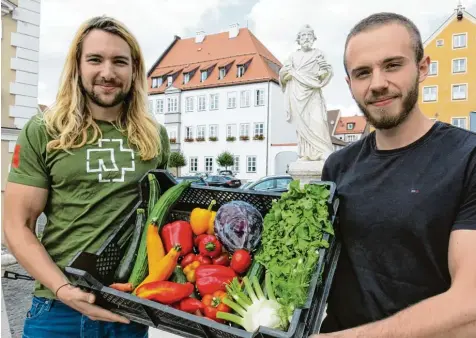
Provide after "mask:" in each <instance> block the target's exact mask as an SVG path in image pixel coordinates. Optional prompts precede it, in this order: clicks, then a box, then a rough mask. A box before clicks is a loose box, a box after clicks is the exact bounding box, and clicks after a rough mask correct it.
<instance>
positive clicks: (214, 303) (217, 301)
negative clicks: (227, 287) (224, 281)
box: [202, 290, 230, 323]
mask: <svg viewBox="0 0 476 338" xmlns="http://www.w3.org/2000/svg"><path fill="white" fill-rule="evenodd" d="M226 297H227V294H226V292H224V291H221V290H219V291H215V292H214V293H213V294H207V295H205V296H203V298H202V303H203V305H204V312H205V317H207V318H210V319H212V320H214V321H216V322H219V323H223V322H224V321H223V320H222V319H218V318H217V312H219V311H220V312H230V308H229V307H228V306H227V305H225V304H223V298H226Z"/></svg>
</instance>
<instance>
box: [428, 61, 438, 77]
mask: <svg viewBox="0 0 476 338" xmlns="http://www.w3.org/2000/svg"><path fill="white" fill-rule="evenodd" d="M432 65H436V72H435V73H434V74H432V73H430V71H431V66H432ZM438 68H439V64H438V61H431V62H430V67H429V69H428V76H429V77H430V76H438Z"/></svg>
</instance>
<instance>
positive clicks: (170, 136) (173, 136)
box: [169, 130, 177, 140]
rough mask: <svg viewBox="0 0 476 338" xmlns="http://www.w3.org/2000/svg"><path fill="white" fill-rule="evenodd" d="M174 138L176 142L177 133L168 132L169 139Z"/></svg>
mask: <svg viewBox="0 0 476 338" xmlns="http://www.w3.org/2000/svg"><path fill="white" fill-rule="evenodd" d="M170 138H174V139H176V140H177V131H176V130H169V139H170Z"/></svg>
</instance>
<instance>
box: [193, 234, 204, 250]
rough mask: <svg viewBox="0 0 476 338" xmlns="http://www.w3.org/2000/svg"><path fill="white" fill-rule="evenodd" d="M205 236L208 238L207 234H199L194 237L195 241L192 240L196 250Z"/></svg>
mask: <svg viewBox="0 0 476 338" xmlns="http://www.w3.org/2000/svg"><path fill="white" fill-rule="evenodd" d="M207 236H208V235H207V234H201V235H198V236H197V237H195V239H194V240H193V243H194V244H195V246H196V247H197V249H198V248H199V247H200V242H201V241H202V239H204V238H205V237H207Z"/></svg>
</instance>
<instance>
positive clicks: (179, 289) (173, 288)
mask: <svg viewBox="0 0 476 338" xmlns="http://www.w3.org/2000/svg"><path fill="white" fill-rule="evenodd" d="M193 290H194V287H193V284H192V283H185V284H179V283H175V282H169V281H158V282H151V283H147V284H143V285H141V286H140V287H138V288H137V290H136V295H137V297H140V298H143V299H149V300H153V301H156V302H159V303H162V304H173V303H175V302H179V301H181V300H182V299H184V298H187V297H189V296H190V295H191V294H192V292H193Z"/></svg>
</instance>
